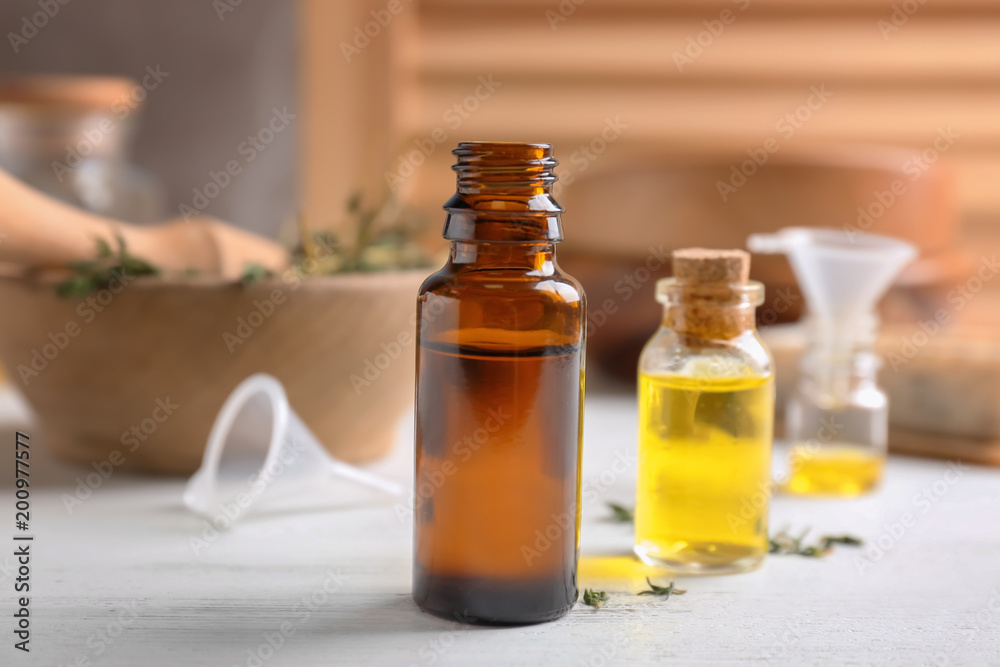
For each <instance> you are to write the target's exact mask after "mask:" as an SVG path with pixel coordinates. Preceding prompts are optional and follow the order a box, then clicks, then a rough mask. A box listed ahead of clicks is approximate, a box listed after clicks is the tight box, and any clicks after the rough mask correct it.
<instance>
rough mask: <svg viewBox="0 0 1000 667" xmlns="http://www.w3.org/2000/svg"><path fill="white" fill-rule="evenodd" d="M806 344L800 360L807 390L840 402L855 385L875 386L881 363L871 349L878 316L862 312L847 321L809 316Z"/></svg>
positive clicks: (876, 330) (844, 400) (804, 385)
mask: <svg viewBox="0 0 1000 667" xmlns="http://www.w3.org/2000/svg"><path fill="white" fill-rule="evenodd" d="M805 326H806V329H807V331H808V339H809V343H808V346H807V348H806V351H805V353H804V354H803V356H802V361H801V362H800V371H801V375H800V377H801V385H802V388H803V389H804V390H806V391H807V393H809V394H811V395H816V396H822V397H825V398H824V400H825V401H826V402H831V403H834V404H840V403H843V402H846V401H847V400H848V397H849V395H850V394H851V393H852V392H853V391H855V390H856V389H858V388H862V387H875V386H876V385H877V376H878V370H879V368H880V367H881V365H882V362H881V360H880V359H879V357H878V355H877V354H875V352H874V345H875V337H876V334H877V332H878V318H877V317H876V316H875V315H873V314H869V315H865V316H863V317H858V318H856V319H853V320H851V321H850V322H841V321H834V322H831V321H826V320H823V319H820V318H817V317H815V316H812V315H810V316H808V317H807V318H806V322H805Z"/></svg>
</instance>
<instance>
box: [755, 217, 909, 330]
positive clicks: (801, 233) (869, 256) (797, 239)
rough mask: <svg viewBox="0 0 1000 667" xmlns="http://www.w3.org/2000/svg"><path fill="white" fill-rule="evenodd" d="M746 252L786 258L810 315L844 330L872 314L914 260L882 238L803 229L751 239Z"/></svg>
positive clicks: (900, 244) (787, 229) (903, 246)
mask: <svg viewBox="0 0 1000 667" xmlns="http://www.w3.org/2000/svg"><path fill="white" fill-rule="evenodd" d="M747 248H748V249H749V250H750V251H751V252H758V253H785V254H786V255H788V260H789V262H791V265H792V269H793V270H794V271H795V277H796V278H797V279H798V282H799V288H800V289H801V290H802V293H803V294H804V295H805V297H806V303H807V304H808V306H809V312H810V315H812V316H813V317H815V318H817V319H819V320H821V321H823V322H827V323H835V324H838V325H848V326H849V325H850V324H851V323H853V322H855V321H856V320H858V319H859V318H862V317H865V316H867V315H868V314H869V313H872V312H873V311H874V309H875V304H876V303H878V300H879V299H880V298H881V297H882V295H883V294H884V293H885V291H886V290H887V289H888V288H889V285H890V284H891V283H892V280H893V278H895V277H896V275H897V274H898V273H899V271H900V270H901V269H902V268H903V267H904V266H905V265H906V264H907V263H909V262H910V260H912V259H913V258H914V257H916V256H917V249H916V248H915V247H914V246H912V245H911V244H909V243H906V242H905V241H900V240H898V239H893V238H889V237H887V236H876V235H875V234H858V233H849V232H847V231H842V230H837V229H820V228H808V227H785V228H784V229H781V230H779V231H778V232H777V233H774V234H751V235H750V237H749V238H748V239H747Z"/></svg>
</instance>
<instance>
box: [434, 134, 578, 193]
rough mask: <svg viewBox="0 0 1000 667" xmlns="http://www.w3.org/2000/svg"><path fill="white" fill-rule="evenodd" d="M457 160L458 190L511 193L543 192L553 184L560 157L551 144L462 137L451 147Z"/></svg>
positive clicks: (453, 167) (455, 166)
mask: <svg viewBox="0 0 1000 667" xmlns="http://www.w3.org/2000/svg"><path fill="white" fill-rule="evenodd" d="M452 154H453V155H454V156H455V157H456V158H458V162H456V163H455V165H454V166H452V169H453V170H454V171H455V173H456V174H458V192H459V193H461V194H464V195H478V194H485V193H487V192H489V191H494V192H495V191H501V192H503V191H508V190H510V191H513V192H512V193H511V194H515V193H516V194H518V195H519V196H524V194H542V193H543V192H544V191H545V190H546V189H548V188H550V187H552V184H553V183H555V182H556V179H557V176H556V175H555V173H554V172H553V169H555V167H556V165H557V164H559V161H558V160H556V159H555V158H554V157H552V146H551V145H550V144H524V143H515V142H499V141H463V142H461V143H459V144H458V147H457V148H455V150H453V151H452Z"/></svg>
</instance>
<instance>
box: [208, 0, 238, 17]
mask: <svg viewBox="0 0 1000 667" xmlns="http://www.w3.org/2000/svg"><path fill="white" fill-rule="evenodd" d="M242 4H243V0H212V9H214V10H215V15H216V16H217V17H218V19H219V23H223V22H224V21H225V20H226V17H227V16H228V15H229V14H232V13H233V12H235V11H236V8H237V7H239V6H240V5H242Z"/></svg>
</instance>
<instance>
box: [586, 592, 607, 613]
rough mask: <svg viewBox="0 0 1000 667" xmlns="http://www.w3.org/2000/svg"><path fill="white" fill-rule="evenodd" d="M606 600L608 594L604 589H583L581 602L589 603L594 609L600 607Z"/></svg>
mask: <svg viewBox="0 0 1000 667" xmlns="http://www.w3.org/2000/svg"><path fill="white" fill-rule="evenodd" d="M607 601H608V594H607V593H605V592H604V591H595V590H593V589H592V588H587V589H585V590H584V591H583V603H584V604H589V605H590V606H591V607H593V608H594V609H600V608H601V607H603V606H604V603H605V602H607Z"/></svg>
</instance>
